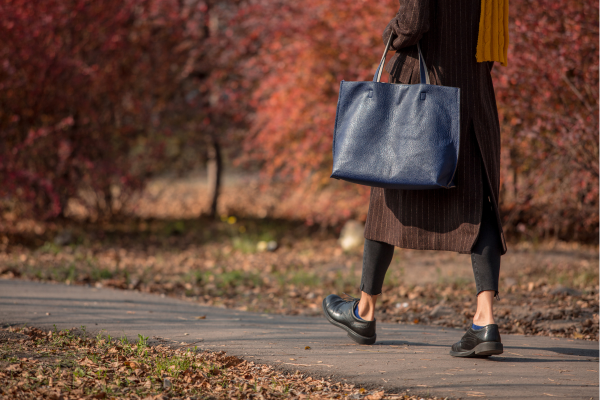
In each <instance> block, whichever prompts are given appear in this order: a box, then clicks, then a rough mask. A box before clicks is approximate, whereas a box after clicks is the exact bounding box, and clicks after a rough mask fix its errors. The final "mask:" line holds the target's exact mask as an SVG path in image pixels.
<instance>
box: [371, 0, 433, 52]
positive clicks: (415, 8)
mask: <svg viewBox="0 0 600 400" xmlns="http://www.w3.org/2000/svg"><path fill="white" fill-rule="evenodd" d="M429 3H430V0H401V4H400V10H399V11H398V13H397V14H396V16H395V17H394V18H393V19H392V20H391V21H390V23H389V24H388V25H387V26H386V28H385V30H384V32H383V41H384V43H387V41H388V39H389V37H390V35H391V34H392V32H394V33H395V34H396V38H395V39H394V41H393V42H392V45H391V48H392V50H400V49H402V48H404V47H408V46H412V45H415V44H417V42H418V41H419V40H420V39H421V37H422V36H423V34H424V33H425V32H427V31H428V30H429V19H430V14H429V9H430V8H429Z"/></svg>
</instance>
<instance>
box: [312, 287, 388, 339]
mask: <svg viewBox="0 0 600 400" xmlns="http://www.w3.org/2000/svg"><path fill="white" fill-rule="evenodd" d="M358 301H359V299H354V298H352V299H351V300H344V299H342V298H341V297H340V296H338V295H336V294H330V295H329V296H327V297H325V299H323V313H325V317H327V319H328V320H329V322H331V323H332V324H333V325H335V326H337V327H339V328H342V329H344V330H345V331H346V332H348V336H349V337H350V339H352V340H354V341H355V342H356V343H358V344H373V343H375V340H376V339H377V335H376V334H375V320H373V321H364V320H360V319H358V318H356V315H354V307H356V304H357V303H358Z"/></svg>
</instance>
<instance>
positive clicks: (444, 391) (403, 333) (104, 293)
mask: <svg viewBox="0 0 600 400" xmlns="http://www.w3.org/2000/svg"><path fill="white" fill-rule="evenodd" d="M204 316H205V318H202V319H199V318H198V317H204ZM0 323H1V324H3V325H7V324H11V325H12V324H21V323H27V324H28V325H30V326H38V327H46V328H50V327H52V326H53V325H54V324H56V326H57V327H58V328H59V329H64V328H72V327H79V326H81V325H85V326H86V327H87V329H88V331H96V332H97V331H99V330H101V329H103V330H105V331H106V332H107V333H110V334H111V335H112V336H117V337H120V336H123V335H126V336H127V337H128V338H130V339H136V338H137V335H138V333H139V334H143V335H144V336H150V337H151V338H154V340H155V341H156V340H158V339H157V337H160V338H164V339H167V338H168V339H167V340H169V341H175V342H178V343H179V344H182V343H186V344H191V343H194V342H197V343H196V345H197V346H198V347H199V348H202V349H209V350H225V351H227V352H228V353H229V354H232V355H238V356H241V357H243V358H246V359H249V360H253V361H255V362H260V363H268V364H271V365H277V366H279V367H280V368H284V369H291V370H294V371H295V370H300V371H302V372H308V373H310V374H311V375H313V376H333V378H334V379H336V380H344V379H347V380H348V381H350V382H352V383H357V384H361V385H363V386H364V387H366V388H374V387H383V388H385V389H388V390H393V391H398V392H399V391H402V390H406V389H410V391H411V392H412V393H424V394H426V393H430V394H434V395H438V396H449V397H461V398H468V397H485V398H511V399H516V398H519V399H540V398H550V397H557V398H568V399H590V398H594V399H597V398H598V343H597V342H588V341H580V340H567V339H560V340H559V339H555V338H547V337H526V336H520V335H504V336H503V342H504V346H505V352H504V354H503V355H501V356H497V357H490V358H489V359H455V358H452V357H450V356H449V355H448V350H449V346H450V345H451V344H452V343H453V342H455V341H456V340H458V339H459V338H460V336H461V335H462V331H460V330H455V329H443V328H437V327H428V326H421V325H400V324H380V325H379V326H378V341H377V343H376V344H375V345H373V346H359V345H355V344H353V342H351V341H350V340H349V339H348V338H347V337H346V335H345V333H344V332H343V331H341V330H339V329H337V328H335V327H333V326H332V325H330V324H329V323H328V322H326V321H325V319H324V318H311V317H294V316H280V315H266V314H251V313H245V312H239V311H235V310H227V309H221V308H214V307H207V306H200V305H198V304H195V303H192V302H187V301H180V300H175V299H171V298H163V297H160V296H156V295H150V294H142V293H136V292H131V291H119V290H112V289H95V288H86V287H82V286H65V285H53V284H43V283H36V282H26V281H18V280H0ZM306 346H310V349H309V350H306V349H305V347H306ZM373 364H375V365H377V367H376V368H373V367H372V365H373Z"/></svg>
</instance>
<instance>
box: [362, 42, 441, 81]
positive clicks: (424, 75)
mask: <svg viewBox="0 0 600 400" xmlns="http://www.w3.org/2000/svg"><path fill="white" fill-rule="evenodd" d="M394 36H395V33H394V31H392V34H391V35H390V38H389V39H388V41H387V44H386V45H385V50H384V51H383V56H382V57H381V61H380V62H379V66H378V67H377V71H375V76H373V82H379V81H381V73H382V72H383V65H384V64H385V56H386V55H387V52H388V50H389V49H390V45H391V44H392V40H393V38H394ZM417 50H419V74H420V77H421V83H423V82H425V83H426V84H427V85H430V84H431V83H430V82H429V71H428V70H427V65H425V59H424V58H423V53H421V45H420V44H419V42H417Z"/></svg>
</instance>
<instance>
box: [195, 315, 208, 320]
mask: <svg viewBox="0 0 600 400" xmlns="http://www.w3.org/2000/svg"><path fill="white" fill-rule="evenodd" d="M196 319H206V315H202V316H200V317H196Z"/></svg>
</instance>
